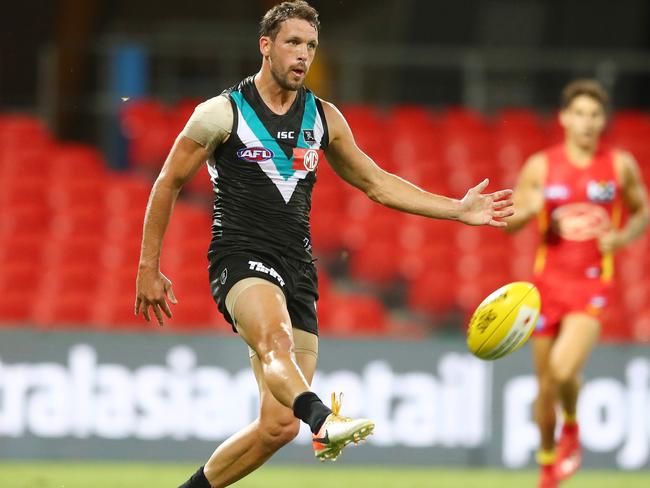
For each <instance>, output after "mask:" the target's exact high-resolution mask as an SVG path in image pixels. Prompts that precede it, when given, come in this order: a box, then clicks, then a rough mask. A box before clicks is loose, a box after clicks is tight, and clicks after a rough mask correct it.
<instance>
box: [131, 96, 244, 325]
mask: <svg viewBox="0 0 650 488" xmlns="http://www.w3.org/2000/svg"><path fill="white" fill-rule="evenodd" d="M231 129H232V108H231V106H230V101H229V100H228V99H227V98H225V97H223V96H219V97H215V98H213V99H211V100H208V101H207V102H204V103H202V104H201V105H199V106H198V107H197V109H196V110H195V111H194V114H193V115H192V117H190V120H189V121H188V123H187V125H186V127H185V129H183V131H182V132H181V134H179V136H178V137H177V138H176V141H175V142H174V145H173V147H172V149H171V151H170V153H169V156H167V160H166V161H165V164H164V165H163V168H162V170H161V171H160V174H159V175H158V178H157V179H156V181H155V183H154V185H153V188H152V189H151V194H150V196H149V203H148V204H147V210H146V212H145V217H144V228H143V231H142V248H141V251H140V263H139V265H138V276H137V279H136V299H135V314H136V315H137V314H139V313H140V311H142V314H143V315H144V317H145V319H146V320H147V321H149V320H150V314H149V307H151V309H152V311H153V313H154V315H155V316H156V319H157V321H158V324H159V325H163V313H164V314H165V315H167V317H169V318H171V316H172V313H171V310H170V309H169V305H168V304H167V301H166V299H165V297H167V298H169V300H170V301H171V302H172V303H176V298H175V297H174V292H173V290H172V283H171V281H170V280H169V279H168V278H167V277H166V276H165V275H163V274H162V273H161V272H160V253H161V249H162V241H163V236H164V235H165V230H166V229H167V225H168V224H169V218H170V216H171V213H172V209H173V208H174V203H175V202H176V198H177V197H178V194H179V192H180V190H181V188H182V187H183V185H184V184H185V183H187V182H188V181H189V180H190V179H191V178H192V177H193V176H194V175H195V174H196V172H197V171H198V170H199V168H200V167H201V165H202V164H204V163H205V162H206V160H207V159H208V158H209V157H210V154H212V152H213V151H214V148H215V147H216V146H217V145H218V144H220V143H221V142H223V141H225V140H226V139H227V137H228V135H229V133H230V130H231Z"/></svg>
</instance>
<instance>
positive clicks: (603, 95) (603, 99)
mask: <svg viewBox="0 0 650 488" xmlns="http://www.w3.org/2000/svg"><path fill="white" fill-rule="evenodd" d="M581 95H586V96H588V97H591V98H593V99H594V100H596V101H597V102H598V103H600V104H601V105H602V107H603V109H604V110H605V112H608V111H609V94H608V93H607V90H605V87H603V85H602V84H601V83H600V82H599V81H598V80H593V79H588V78H581V79H578V80H573V81H572V82H571V83H569V84H568V85H567V86H565V87H564V90H562V99H561V107H562V109H565V108H567V107H568V106H569V105H571V102H573V100H574V99H575V98H577V97H579V96H581Z"/></svg>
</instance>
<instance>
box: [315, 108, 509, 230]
mask: <svg viewBox="0 0 650 488" xmlns="http://www.w3.org/2000/svg"><path fill="white" fill-rule="evenodd" d="M323 108H324V111H325V116H326V118H327V124H328V127H329V134H330V142H329V147H328V148H327V150H326V156H327V160H328V162H329V163H330V165H331V166H332V168H333V169H334V170H335V171H336V172H337V173H338V174H339V176H341V177H342V178H343V179H344V180H345V181H347V182H348V183H350V184H351V185H353V186H355V187H357V188H359V189H360V190H361V191H363V192H364V193H365V194H366V195H368V197H369V198H371V199H372V200H374V201H376V202H378V203H381V204H382V205H385V206H387V207H390V208H394V209H396V210H400V211H403V212H407V213H411V214H417V215H423V216H425V217H430V218H436V219H449V220H459V221H461V222H463V223H465V224H469V225H491V226H494V227H504V226H505V225H506V223H505V222H504V221H502V220H500V219H502V218H505V217H509V216H511V215H512V213H513V210H512V200H511V199H510V196H511V194H512V192H511V190H501V191H498V192H495V193H489V194H482V193H481V192H482V191H483V190H484V189H485V188H486V187H487V185H488V180H487V179H485V180H483V181H482V182H481V183H479V184H478V185H477V186H475V187H474V188H471V189H470V190H469V191H468V192H467V194H466V195H465V196H464V197H463V198H462V199H461V200H457V199H454V198H449V197H445V196H441V195H435V194H433V193H429V192H426V191H424V190H422V189H421V188H418V187H417V186H415V185H413V184H412V183H409V182H408V181H406V180H404V179H402V178H400V177H399V176H396V175H394V174H391V173H388V172H387V171H384V170H383V169H381V168H380V167H379V166H377V164H375V162H374V161H373V160H372V159H371V158H370V157H368V156H367V155H366V154H364V153H363V152H362V151H361V150H360V149H359V148H358V147H357V145H356V143H355V141H354V137H353V135H352V131H351V130H350V127H349V126H348V124H347V122H346V121H345V118H344V117H343V115H342V114H341V113H340V112H339V111H338V109H337V108H336V107H335V106H334V105H332V104H331V103H328V102H325V101H323Z"/></svg>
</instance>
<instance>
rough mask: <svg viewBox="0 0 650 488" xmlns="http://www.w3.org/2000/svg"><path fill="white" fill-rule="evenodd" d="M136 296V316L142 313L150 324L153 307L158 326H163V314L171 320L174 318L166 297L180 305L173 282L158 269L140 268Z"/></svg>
mask: <svg viewBox="0 0 650 488" xmlns="http://www.w3.org/2000/svg"><path fill="white" fill-rule="evenodd" d="M135 294H136V296H135V314H136V315H138V314H139V313H140V311H142V315H144V318H145V319H146V320H147V322H150V321H151V316H150V315H149V307H151V310H152V311H153V313H154V315H155V316H156V319H157V320H158V325H163V313H164V314H165V315H167V317H169V318H170V319H171V318H172V311H171V310H170V309H169V305H168V304H167V301H166V300H165V296H166V297H167V298H169V301H170V302H171V303H174V304H176V303H178V302H177V300H176V297H175V296H174V290H173V289H172V282H171V281H170V280H169V279H168V278H167V277H166V276H165V275H164V274H162V273H161V272H160V271H158V270H157V269H156V270H154V269H144V268H140V269H139V270H138V277H137V279H136V285H135Z"/></svg>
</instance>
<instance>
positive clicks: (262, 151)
mask: <svg viewBox="0 0 650 488" xmlns="http://www.w3.org/2000/svg"><path fill="white" fill-rule="evenodd" d="M273 156H275V154H273V151H271V150H270V149H267V148H265V147H260V146H258V147H244V148H242V149H240V150H239V151H237V157H238V158H240V159H243V160H244V161H248V162H249V163H261V162H262V161H268V160H269V159H271V158H272V157H273Z"/></svg>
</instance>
